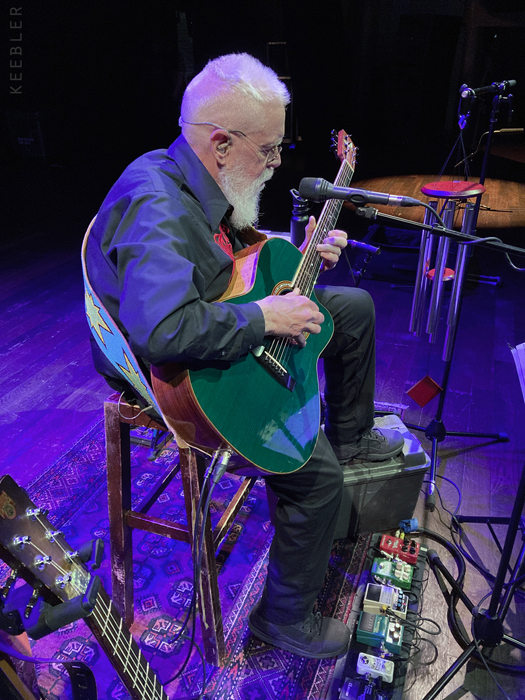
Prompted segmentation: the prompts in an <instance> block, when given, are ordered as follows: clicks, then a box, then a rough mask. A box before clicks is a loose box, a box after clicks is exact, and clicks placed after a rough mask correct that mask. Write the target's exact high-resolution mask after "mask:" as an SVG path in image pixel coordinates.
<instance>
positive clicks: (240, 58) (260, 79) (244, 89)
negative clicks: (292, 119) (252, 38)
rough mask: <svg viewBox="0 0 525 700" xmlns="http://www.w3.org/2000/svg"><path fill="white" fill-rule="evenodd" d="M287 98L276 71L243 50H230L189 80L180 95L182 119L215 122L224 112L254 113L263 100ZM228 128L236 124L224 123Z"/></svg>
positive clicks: (242, 115) (246, 115) (240, 115)
mask: <svg viewBox="0 0 525 700" xmlns="http://www.w3.org/2000/svg"><path fill="white" fill-rule="evenodd" d="M275 101H277V102H280V103H281V104H282V105H283V107H285V106H286V105H287V104H289V102H290V94H289V92H288V89H287V88H286V85H285V84H284V83H283V82H281V81H280V80H279V78H278V77H277V74H276V73H275V72H274V71H273V70H272V69H271V68H269V67H268V66H265V65H263V64H262V63H261V62H260V61H259V60H258V59H256V58H254V57H253V56H250V55H249V54H247V53H232V54H227V55H225V56H219V58H215V59H213V60H212V61H209V62H208V63H207V65H206V66H205V67H204V68H203V70H202V71H201V72H200V73H198V75H196V76H195V77H194V78H193V80H192V81H191V82H190V83H189V85H188V87H187V88H186V91H185V92H184V97H183V98H182V106H181V117H182V120H183V121H184V122H203V121H214V122H219V123H220V119H222V118H223V117H225V118H227V115H229V116H231V115H235V116H236V117H238V118H239V121H240V120H246V119H249V118H250V117H254V115H255V114H256V112H258V110H259V109H260V108H261V107H263V106H264V105H265V104H268V103H272V102H275ZM223 126H226V127H228V128H233V127H234V126H238V124H224V125H223Z"/></svg>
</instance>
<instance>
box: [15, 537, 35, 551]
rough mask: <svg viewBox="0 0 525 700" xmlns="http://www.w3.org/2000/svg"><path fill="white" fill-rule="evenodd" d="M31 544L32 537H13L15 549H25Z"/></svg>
mask: <svg viewBox="0 0 525 700" xmlns="http://www.w3.org/2000/svg"><path fill="white" fill-rule="evenodd" d="M30 542H31V537H29V535H17V536H16V537H13V544H14V546H15V547H18V549H23V548H24V546H25V545H26V544H29V543H30Z"/></svg>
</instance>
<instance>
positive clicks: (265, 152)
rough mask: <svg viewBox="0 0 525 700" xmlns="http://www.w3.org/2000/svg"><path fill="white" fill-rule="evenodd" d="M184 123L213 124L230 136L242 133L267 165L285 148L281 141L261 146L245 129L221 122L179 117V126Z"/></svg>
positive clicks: (193, 124)
mask: <svg viewBox="0 0 525 700" xmlns="http://www.w3.org/2000/svg"><path fill="white" fill-rule="evenodd" d="M183 124H190V125H191V126H213V127H215V128H216V129H222V130H223V131H226V132H228V134H230V136H231V135H232V134H240V136H244V138H245V139H247V140H248V141H249V142H250V143H252V144H253V145H254V146H255V148H256V149H257V150H258V152H259V153H260V154H261V155H262V157H263V158H264V159H265V161H266V165H268V164H269V163H273V161H274V160H275V159H276V158H277V156H278V155H279V154H280V153H281V151H282V150H283V146H282V144H281V143H279V144H277V145H276V146H270V147H269V148H265V147H264V146H259V144H258V143H255V141H253V140H252V139H251V138H250V137H249V136H247V135H246V134H245V133H244V131H241V130H240V129H227V128H226V127H225V126H220V124H214V123H213V122H187V121H186V120H185V119H183V118H182V117H179V126H182V125H183Z"/></svg>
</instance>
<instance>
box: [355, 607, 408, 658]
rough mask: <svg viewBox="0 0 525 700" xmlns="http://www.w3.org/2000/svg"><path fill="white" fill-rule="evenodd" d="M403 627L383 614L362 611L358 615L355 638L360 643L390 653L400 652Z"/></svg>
mask: <svg viewBox="0 0 525 700" xmlns="http://www.w3.org/2000/svg"><path fill="white" fill-rule="evenodd" d="M403 629H404V628H403V625H402V624H401V623H400V622H394V621H392V620H390V619H389V618H388V617H385V616H384V615H374V614H373V613H368V612H364V611H363V612H361V614H360V615H359V622H358V623H357V629H356V639H357V641H358V642H361V643H362V644H367V645H368V646H371V647H375V648H379V649H382V650H383V651H389V652H391V653H392V654H400V653H401V645H402V643H403Z"/></svg>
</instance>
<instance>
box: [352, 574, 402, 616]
mask: <svg viewBox="0 0 525 700" xmlns="http://www.w3.org/2000/svg"><path fill="white" fill-rule="evenodd" d="M363 610H364V611H365V612H369V613H374V614H375V615H386V614H387V611H388V610H391V611H392V612H393V613H395V615H396V616H397V617H400V618H401V619H402V620H406V616H407V610H408V596H406V595H405V594H404V593H403V591H402V590H401V589H400V588H394V587H393V586H383V585H381V584H380V583H369V584H368V585H367V587H366V591H365V597H364V598H363Z"/></svg>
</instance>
